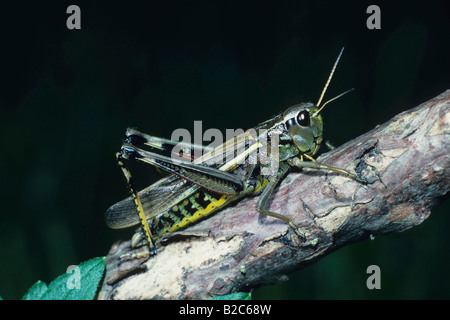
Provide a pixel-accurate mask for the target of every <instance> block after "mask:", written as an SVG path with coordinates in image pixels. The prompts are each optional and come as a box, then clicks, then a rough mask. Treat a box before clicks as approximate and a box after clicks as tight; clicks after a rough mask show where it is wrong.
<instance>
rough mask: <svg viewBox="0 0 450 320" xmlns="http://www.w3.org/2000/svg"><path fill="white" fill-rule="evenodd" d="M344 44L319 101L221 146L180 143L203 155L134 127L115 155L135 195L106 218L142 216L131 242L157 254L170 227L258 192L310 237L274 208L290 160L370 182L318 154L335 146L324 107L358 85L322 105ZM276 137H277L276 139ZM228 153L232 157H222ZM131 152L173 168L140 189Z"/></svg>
mask: <svg viewBox="0 0 450 320" xmlns="http://www.w3.org/2000/svg"><path fill="white" fill-rule="evenodd" d="M342 52H343V48H342V50H341V51H340V53H339V55H338V57H337V59H336V62H335V63H334V65H333V68H332V70H331V73H330V75H329V77H328V79H327V82H326V84H325V87H324V89H323V90H322V93H321V95H320V98H319V100H318V102H317V104H313V103H310V102H307V103H300V104H297V105H294V106H292V107H290V108H288V109H287V110H286V111H285V112H283V113H281V114H279V115H277V116H275V117H273V118H272V119H270V120H268V121H265V122H263V123H261V124H259V125H258V126H257V127H256V128H254V130H253V131H250V130H249V131H246V132H244V133H243V134H240V135H238V136H236V137H234V138H233V139H231V140H229V141H227V142H225V143H224V144H222V145H220V146H218V147H216V148H209V149H208V148H207V147H204V146H202V145H195V144H192V145H186V146H183V145H181V147H183V148H182V149H181V150H186V149H191V150H201V151H203V155H202V156H201V157H198V158H196V159H193V161H180V160H179V159H178V158H174V157H168V156H164V155H161V154H159V153H155V152H151V151H147V150H144V149H142V148H141V147H143V146H148V147H151V148H153V149H158V150H159V151H164V150H173V149H174V147H175V146H179V147H180V142H179V141H171V140H168V139H164V138H159V137H155V136H151V135H147V134H145V133H141V132H139V131H137V130H135V129H128V130H127V131H126V138H125V140H124V143H123V145H122V147H121V150H120V151H119V152H118V153H117V154H116V158H117V162H118V164H119V166H120V167H121V169H122V171H123V174H124V176H125V178H126V181H127V183H128V186H129V189H130V191H131V197H128V198H127V199H125V200H122V201H120V202H118V203H116V204H115V205H113V206H111V207H110V208H109V209H108V210H107V211H106V222H107V224H108V226H109V227H111V228H114V229H119V228H126V227H131V226H133V225H137V224H139V223H140V224H141V231H138V232H136V234H135V235H134V236H133V239H132V241H131V246H132V247H137V246H140V245H142V244H145V243H146V244H147V245H148V251H145V252H144V253H142V254H141V255H139V256H147V255H154V254H156V246H155V240H156V239H158V238H161V237H162V236H163V235H164V234H166V233H171V232H175V231H177V230H180V229H183V228H186V227H188V226H189V225H191V224H193V223H194V222H197V221H199V220H200V219H203V218H205V217H207V216H210V215H211V214H213V213H215V212H217V211H218V210H220V209H222V208H224V207H225V206H227V205H229V204H230V203H231V202H234V201H237V200H238V199H241V198H243V197H245V196H249V195H256V194H259V199H258V202H257V206H256V209H257V210H258V211H259V212H260V213H261V214H264V215H267V216H271V217H275V218H278V219H280V220H282V221H284V222H286V223H287V224H288V225H289V226H290V227H291V228H292V229H293V230H294V231H295V233H296V234H297V235H298V236H299V237H300V238H301V239H305V235H304V234H303V233H302V232H301V231H300V229H299V228H297V226H296V225H295V224H294V222H293V221H292V220H291V219H290V218H288V217H286V216H284V215H281V214H279V213H276V212H272V211H270V210H269V209H268V207H269V201H268V200H269V198H270V196H271V194H272V193H273V191H274V189H275V187H276V186H277V184H278V183H279V182H280V181H281V180H282V179H283V177H284V176H285V175H286V173H287V172H288V171H289V169H290V168H291V167H297V168H313V169H323V170H330V171H334V172H338V173H340V174H343V175H345V176H347V177H349V178H351V179H354V180H356V181H358V182H360V183H366V182H365V180H364V179H362V178H360V177H358V176H357V175H356V174H354V173H351V172H349V171H347V170H344V169H340V168H336V167H332V166H328V165H325V164H321V163H318V162H316V161H315V160H314V156H315V155H316V154H317V152H318V151H319V148H320V146H321V144H322V143H325V144H326V146H328V148H329V149H332V148H333V147H332V146H331V145H330V144H328V143H327V142H324V141H323V137H322V136H323V121H322V115H321V111H322V110H323V108H324V107H325V106H326V105H327V104H328V103H330V102H331V101H333V100H335V99H337V98H339V97H341V96H342V95H344V94H346V93H347V92H349V91H351V90H353V89H350V90H348V91H346V92H344V93H342V94H340V95H338V96H336V97H334V98H332V99H330V100H328V101H327V102H325V103H324V104H323V105H321V102H322V99H323V97H324V94H325V92H326V90H327V88H328V85H329V83H330V81H331V78H332V77H333V74H334V72H335V69H336V67H337V64H338V62H339V59H340V58H341V55H342ZM250 132H251V133H250ZM254 132H257V134H254ZM273 140H275V142H277V143H273ZM264 141H269V143H264ZM264 152H265V153H266V154H268V157H269V158H270V159H271V161H270V162H267V161H266V162H263V161H261V160H260V158H259V157H258V155H259V154H263V153H264ZM230 155H231V156H232V157H230ZM225 158H226V161H224V160H223V159H225ZM230 158H231V159H230ZM128 160H138V161H142V162H145V163H148V164H151V165H153V166H155V167H156V168H159V169H162V170H164V171H167V172H169V175H168V176H166V177H165V178H162V179H161V180H159V181H157V182H156V183H154V184H152V185H150V186H149V187H147V188H145V189H143V190H141V191H140V192H138V191H137V190H136V187H135V185H134V182H133V178H132V176H131V173H130V170H129V169H128V167H127V165H126V162H127V161H128ZM191 160H192V159H191ZM265 169H266V171H267V169H272V170H268V171H269V174H267V173H266V174H263V172H264V170H265ZM274 169H275V170H274Z"/></svg>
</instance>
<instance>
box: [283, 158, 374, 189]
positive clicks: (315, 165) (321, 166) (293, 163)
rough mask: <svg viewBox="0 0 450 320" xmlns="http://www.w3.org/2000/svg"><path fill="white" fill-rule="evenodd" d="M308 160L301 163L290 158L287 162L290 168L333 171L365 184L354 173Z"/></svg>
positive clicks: (364, 181)
mask: <svg viewBox="0 0 450 320" xmlns="http://www.w3.org/2000/svg"><path fill="white" fill-rule="evenodd" d="M308 158H309V159H311V160H312V161H302V160H300V159H299V158H291V159H289V160H288V162H289V164H290V165H291V166H293V167H297V168H312V169H322V170H329V171H334V172H337V173H340V174H343V175H345V176H347V177H349V178H350V179H353V180H355V181H358V182H360V183H362V184H367V181H366V180H364V179H361V178H360V177H358V176H357V175H356V174H354V173H351V172H349V171H347V170H344V169H341V168H336V167H331V166H327V165H325V164H322V163H318V162H316V161H315V160H314V159H313V158H310V157H308Z"/></svg>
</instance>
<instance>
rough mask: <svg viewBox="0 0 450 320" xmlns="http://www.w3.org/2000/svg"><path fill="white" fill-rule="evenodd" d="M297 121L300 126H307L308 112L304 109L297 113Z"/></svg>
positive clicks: (308, 120)
mask: <svg viewBox="0 0 450 320" xmlns="http://www.w3.org/2000/svg"><path fill="white" fill-rule="evenodd" d="M297 122H298V124H299V125H301V126H302V127H309V124H310V119H309V112H308V111H306V110H303V111H301V112H299V113H298V115H297Z"/></svg>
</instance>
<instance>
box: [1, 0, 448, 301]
mask: <svg viewBox="0 0 450 320" xmlns="http://www.w3.org/2000/svg"><path fill="white" fill-rule="evenodd" d="M70 4H77V5H78V6H79V7H80V9H81V27H82V29H81V30H69V29H67V27H66V19H67V18H68V16H69V15H68V14H66V8H67V7H68V6H69V5H70ZM370 4H377V5H378V6H379V7H380V8H381V27H382V28H381V30H368V29H367V27H366V19H367V18H368V16H369V15H368V14H367V13H366V9H367V7H368V6H369V5H370ZM449 11H450V9H449V5H448V2H447V3H445V1H434V0H429V1H420V2H419V1H417V2H414V1H395V3H392V1H391V2H388V1H377V2H368V1H333V2H331V1H330V2H324V1H273V2H261V1H254V2H250V1H211V0H209V1H170V2H167V1H166V2H149V3H147V2H137V1H134V2H125V1H102V2H99V1H88V2H87V1H86V2H84V1H77V2H66V1H45V2H42V3H40V2H35V1H34V2H31V1H29V2H24V1H16V2H14V4H13V3H11V2H8V3H4V4H2V6H1V10H0V35H1V37H0V39H1V56H0V57H1V60H0V65H1V68H0V79H1V84H0V130H1V131H0V139H1V149H0V168H1V170H0V199H1V204H2V207H1V209H0V210H1V212H0V253H1V255H0V296H1V297H3V298H5V299H16V298H20V297H21V296H22V295H23V294H24V293H25V292H26V290H27V289H28V288H29V287H30V286H31V285H32V284H33V283H34V282H35V281H37V280H38V279H40V280H43V281H45V282H49V281H51V280H52V279H53V278H55V277H56V276H58V275H59V274H61V273H64V272H65V271H66V268H67V266H68V265H71V264H79V263H80V262H82V261H85V260H87V259H90V258H92V257H95V256H103V255H106V253H107V252H108V249H109V247H110V246H111V245H112V243H113V242H115V241H117V240H119V239H128V238H129V237H130V236H131V234H132V231H133V230H132V229H130V230H125V231H116V230H109V229H108V228H107V227H106V226H105V224H104V221H103V216H104V212H105V210H106V209H107V208H108V207H109V206H110V205H111V204H113V203H115V202H117V201H119V200H121V199H122V198H124V197H125V196H127V194H128V193H127V192H128V191H127V189H126V185H125V182H124V178H123V177H122V174H121V172H120V169H119V168H118V167H117V165H116V163H115V159H114V154H115V152H116V151H118V150H119V148H120V144H121V139H122V138H123V136H124V132H125V129H126V128H127V127H129V126H132V127H136V128H138V129H139V130H141V131H144V132H147V133H150V134H153V135H156V136H162V137H168V138H170V135H171V133H172V131H173V130H175V129H177V128H186V129H188V130H192V129H193V121H194V120H202V121H203V130H206V129H208V128H218V129H221V130H225V129H226V128H234V129H235V128H243V129H246V128H249V127H253V126H255V125H256V124H258V123H259V122H262V121H264V120H266V119H268V118H270V117H271V116H273V115H275V114H276V113H278V112H280V111H282V110H284V109H285V108H287V107H289V106H290V105H292V104H295V103H299V102H302V101H312V102H316V101H317V99H318V97H319V94H320V92H321V90H322V88H323V85H324V83H325V81H326V78H327V76H328V74H329V71H330V69H331V67H332V65H333V63H334V61H335V59H336V57H337V54H338V53H339V50H340V49H341V47H343V46H345V51H344V55H343V57H342V59H341V62H340V64H339V66H338V69H337V72H336V74H335V77H334V79H333V81H332V83H331V85H330V88H329V90H328V92H327V97H328V98H331V97H332V96H335V95H337V94H339V93H341V92H343V91H345V90H347V89H349V88H353V87H354V88H355V91H354V92H353V93H351V94H349V95H346V96H345V97H343V98H341V99H339V100H338V101H336V102H334V103H333V104H330V105H329V106H327V109H326V110H325V111H324V113H323V115H324V117H325V128H326V139H329V140H331V141H332V142H333V143H334V144H335V145H340V144H342V143H344V142H346V141H348V140H350V139H352V138H354V137H356V136H358V135H360V134H362V133H364V132H366V131H368V130H370V129H372V128H373V127H374V126H376V125H377V124H380V123H383V122H385V121H387V120H389V119H390V118H391V117H393V116H394V115H396V114H397V113H399V112H401V111H404V110H407V109H409V108H411V107H414V106H416V105H417V104H419V103H422V102H424V101H426V100H428V99H430V98H432V97H434V96H436V95H438V94H440V93H442V92H443V91H445V90H446V89H448V88H449V81H448V80H449V78H448V72H449V70H450V68H449V59H448V57H449V54H450V50H449V41H448V34H449V31H450V28H449V20H450V19H449V18H450V17H449ZM137 170H138V171H137V172H138V173H139V175H138V176H139V178H140V179H138V180H139V181H140V185H141V186H145V185H148V184H149V183H150V182H151V181H153V180H154V179H155V177H156V174H155V173H154V170H151V169H149V168H142V167H141V168H137ZM135 175H136V174H135ZM448 211H449V203H448V201H447V202H446V203H444V204H443V205H441V206H440V207H439V208H436V209H435V210H434V211H433V214H432V215H431V217H430V218H429V219H428V220H427V221H425V222H424V223H423V224H422V225H421V226H418V227H416V228H413V229H411V230H409V231H407V232H404V233H401V234H393V235H386V236H380V237H378V238H376V239H375V240H374V241H365V242H362V243H359V244H355V245H351V246H348V247H346V248H343V249H340V250H338V251H337V252H335V253H333V254H331V255H329V256H327V257H325V258H323V259H321V260H320V261H318V262H317V263H315V264H313V265H311V266H309V267H307V268H305V269H303V270H300V271H298V272H295V273H293V274H291V280H290V281H289V282H287V283H285V284H283V285H274V286H266V287H263V288H261V289H258V290H256V291H255V292H254V295H253V296H254V298H268V299H272V298H273V299H276V298H279V299H297V298H307V299H324V298H327V299H360V298H385V299H391V298H400V299H403V298H413V299H423V298H427V299H429V298H447V299H448V298H450V290H449V288H450V278H449V277H448V269H449V268H450V258H449V254H448V245H449V244H450V239H449V233H448V231H447V228H448V226H449V225H450V217H449V215H448ZM371 264H376V265H378V266H380V268H381V275H382V278H381V279H382V282H381V286H382V289H381V290H372V291H371V290H368V289H367V287H366V279H367V277H368V275H367V274H366V268H367V267H368V266H369V265H371Z"/></svg>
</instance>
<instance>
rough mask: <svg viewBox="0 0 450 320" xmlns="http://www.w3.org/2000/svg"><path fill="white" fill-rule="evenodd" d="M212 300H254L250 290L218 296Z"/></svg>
mask: <svg viewBox="0 0 450 320" xmlns="http://www.w3.org/2000/svg"><path fill="white" fill-rule="evenodd" d="M210 300H252V294H251V293H250V292H235V293H230V294H226V295H224V296H217V297H214V298H211V299H210Z"/></svg>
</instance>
